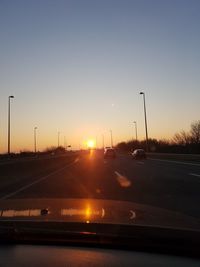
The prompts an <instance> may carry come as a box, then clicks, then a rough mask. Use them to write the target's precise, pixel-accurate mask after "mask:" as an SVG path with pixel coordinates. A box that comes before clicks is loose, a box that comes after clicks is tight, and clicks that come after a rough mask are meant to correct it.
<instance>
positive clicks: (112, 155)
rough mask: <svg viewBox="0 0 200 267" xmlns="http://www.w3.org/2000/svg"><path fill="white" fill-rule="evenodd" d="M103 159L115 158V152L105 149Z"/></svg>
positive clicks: (111, 149)
mask: <svg viewBox="0 0 200 267" xmlns="http://www.w3.org/2000/svg"><path fill="white" fill-rule="evenodd" d="M104 158H116V152H115V150H114V149H113V148H106V149H105V150H104Z"/></svg>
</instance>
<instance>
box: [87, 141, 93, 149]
mask: <svg viewBox="0 0 200 267" xmlns="http://www.w3.org/2000/svg"><path fill="white" fill-rule="evenodd" d="M94 145H95V143H94V140H92V139H91V140H88V141H87V147H88V148H94Z"/></svg>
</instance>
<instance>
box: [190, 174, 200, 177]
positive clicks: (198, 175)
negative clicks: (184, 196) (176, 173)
mask: <svg viewBox="0 0 200 267" xmlns="http://www.w3.org/2000/svg"><path fill="white" fill-rule="evenodd" d="M189 175H192V176H196V177H200V174H196V173H189Z"/></svg>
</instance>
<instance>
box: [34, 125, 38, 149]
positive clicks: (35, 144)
mask: <svg viewBox="0 0 200 267" xmlns="http://www.w3.org/2000/svg"><path fill="white" fill-rule="evenodd" d="M34 151H35V153H36V152H37V127H34Z"/></svg>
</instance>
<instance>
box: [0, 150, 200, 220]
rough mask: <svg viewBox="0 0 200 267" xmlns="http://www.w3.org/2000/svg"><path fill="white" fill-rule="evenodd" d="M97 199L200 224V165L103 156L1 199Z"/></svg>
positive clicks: (81, 159) (1, 194) (80, 159)
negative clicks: (148, 208) (170, 212)
mask: <svg viewBox="0 0 200 267" xmlns="http://www.w3.org/2000/svg"><path fill="white" fill-rule="evenodd" d="M10 198H12V199H19V198H97V199H112V200H123V201H131V202H136V203H140V204H147V205H152V206H154V207H161V208H165V209H170V210H173V211H178V212H181V213H184V214H187V215H192V216H195V217H198V218H200V205H199V204H200V164H198V163H196V164H195V163H193V164H192V163H187V162H179V161H176V162H173V161H170V160H159V159H151V158H148V159H147V160H133V159H132V158H131V157H130V156H127V155H118V156H117V158H116V159H106V160H105V159H104V158H103V154H102V152H93V153H90V154H88V155H81V156H77V157H76V158H75V160H74V161H73V162H70V163H68V164H66V166H64V167H62V168H58V169H57V170H55V171H53V172H52V171H51V172H49V173H48V174H45V175H40V176H37V177H32V178H30V179H27V180H26V181H25V182H23V184H22V183H20V182H19V183H16V184H15V185H12V186H10V187H9V188H7V190H6V192H5V190H3V189H1V190H0V199H10Z"/></svg>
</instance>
